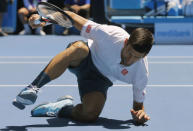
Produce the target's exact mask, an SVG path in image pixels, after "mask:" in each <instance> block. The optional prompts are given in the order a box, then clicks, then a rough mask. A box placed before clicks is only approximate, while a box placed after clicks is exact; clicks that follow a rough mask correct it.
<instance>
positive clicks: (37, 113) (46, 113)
mask: <svg viewBox="0 0 193 131" xmlns="http://www.w3.org/2000/svg"><path fill="white" fill-rule="evenodd" d="M72 106H73V98H72V97H71V96H65V97H62V98H60V99H58V100H57V101H56V102H51V103H44V104H40V105H38V106H36V107H35V108H34V109H33V110H32V111H31V115H32V116H33V117H56V116H57V113H58V111H60V110H61V109H62V108H64V107H72Z"/></svg>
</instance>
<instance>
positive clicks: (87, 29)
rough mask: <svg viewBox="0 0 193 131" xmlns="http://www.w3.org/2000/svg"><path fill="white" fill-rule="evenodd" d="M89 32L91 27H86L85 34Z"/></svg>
mask: <svg viewBox="0 0 193 131" xmlns="http://www.w3.org/2000/svg"><path fill="white" fill-rule="evenodd" d="M90 31H91V25H88V26H87V28H86V33H90Z"/></svg>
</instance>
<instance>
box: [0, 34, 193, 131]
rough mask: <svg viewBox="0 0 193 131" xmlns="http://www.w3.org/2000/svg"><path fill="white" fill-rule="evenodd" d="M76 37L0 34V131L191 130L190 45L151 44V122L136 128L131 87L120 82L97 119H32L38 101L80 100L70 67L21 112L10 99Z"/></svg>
mask: <svg viewBox="0 0 193 131" xmlns="http://www.w3.org/2000/svg"><path fill="white" fill-rule="evenodd" d="M80 39H81V40H84V39H83V38H82V37H79V36H45V37H41V36H8V37H1V38H0V130H2V131H39V130H43V131H44V130H45V131H60V130H63V131H64V130H66V131H80V130H82V131H90V130H93V131H95V130H96V131H105V130H111V129H113V130H130V131H192V130H193V126H192V118H193V46H191V45H178V46H177V45H155V46H154V47H153V49H152V51H151V53H150V54H149V56H148V60H149V72H150V78H149V83H148V89H147V98H146V101H145V109H146V111H147V113H148V114H149V115H150V117H151V120H150V121H148V122H147V123H146V124H145V125H141V126H137V125H134V123H133V122H132V120H131V115H130V109H131V108H132V88H131V86H130V85H126V84H125V83H122V82H120V81H116V82H115V83H114V86H113V87H111V88H110V89H109V91H108V96H107V102H106V104H105V107H104V110H103V112H102V113H101V115H100V118H99V119H98V121H97V122H96V123H92V124H83V123H79V122H75V121H71V120H69V119H57V118H52V117H41V118H33V117H31V116H30V111H31V109H32V108H33V107H34V106H35V105H37V104H40V103H43V102H48V101H50V102H51V101H56V99H57V98H58V97H61V96H64V95H67V94H69V95H72V96H73V97H74V99H75V104H78V103H79V102H80V98H79V94H78V89H77V83H76V78H75V76H74V75H73V74H71V73H70V72H69V71H68V70H67V71H66V72H65V73H64V74H63V75H62V76H61V77H60V78H58V79H57V80H55V81H53V82H51V83H49V84H48V85H46V86H45V87H43V88H42V90H41V92H40V93H39V97H38V100H37V102H36V103H35V104H34V105H32V106H28V107H27V108H26V109H25V110H19V109H16V108H15V107H14V106H13V105H12V104H11V103H12V100H13V99H14V98H15V96H16V95H17V94H18V93H19V91H20V90H21V89H23V88H24V87H25V86H26V85H27V84H29V83H31V82H32V81H33V80H34V78H35V77H36V76H37V75H38V74H39V72H40V71H41V70H42V69H43V68H44V67H45V66H46V65H47V63H48V62H49V61H50V60H51V59H52V57H53V56H55V55H56V54H57V53H59V52H60V51H62V50H64V49H65V48H66V46H67V44H68V43H69V42H72V41H75V40H80Z"/></svg>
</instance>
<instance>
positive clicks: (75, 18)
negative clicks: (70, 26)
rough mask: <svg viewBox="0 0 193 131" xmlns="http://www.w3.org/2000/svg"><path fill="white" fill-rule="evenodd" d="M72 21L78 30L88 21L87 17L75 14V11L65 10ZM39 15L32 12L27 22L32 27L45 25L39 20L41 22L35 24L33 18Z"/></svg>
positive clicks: (37, 17)
mask: <svg viewBox="0 0 193 131" xmlns="http://www.w3.org/2000/svg"><path fill="white" fill-rule="evenodd" d="M65 12H66V13H67V14H68V15H69V16H70V17H71V18H72V20H73V21H74V26H75V27H76V28H77V29H78V30H82V27H83V25H84V24H85V23H86V22H87V21H88V20H87V19H85V18H83V17H81V16H79V15H77V14H76V13H73V12H71V11H65ZM39 18H40V16H39V15H38V14H34V15H32V16H31V17H30V18H29V24H30V25H31V27H32V28H38V27H43V26H45V25H46V23H45V22H41V24H39V25H36V24H35V23H34V22H35V20H37V19H39Z"/></svg>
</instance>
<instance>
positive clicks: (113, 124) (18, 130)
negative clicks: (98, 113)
mask: <svg viewBox="0 0 193 131" xmlns="http://www.w3.org/2000/svg"><path fill="white" fill-rule="evenodd" d="M47 122H48V124H34V125H24V126H7V127H6V128H4V129H0V130H1V131H27V130H28V128H48V127H50V128H51V127H67V126H102V127H104V128H106V129H129V128H131V127H130V126H131V125H134V126H148V125H147V124H143V125H138V124H136V123H135V122H134V121H133V120H115V119H108V118H103V117H100V118H99V119H98V120H97V121H96V122H95V123H80V122H76V121H72V120H70V119H60V118H51V119H47Z"/></svg>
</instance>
